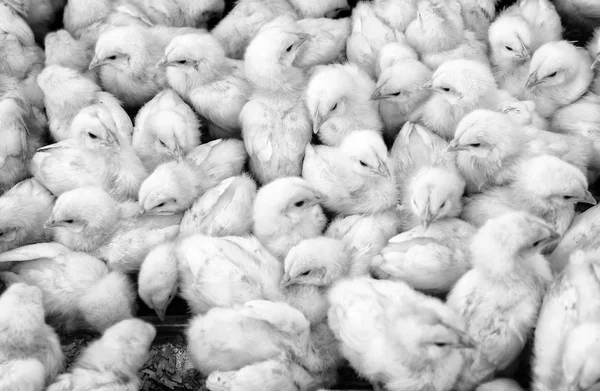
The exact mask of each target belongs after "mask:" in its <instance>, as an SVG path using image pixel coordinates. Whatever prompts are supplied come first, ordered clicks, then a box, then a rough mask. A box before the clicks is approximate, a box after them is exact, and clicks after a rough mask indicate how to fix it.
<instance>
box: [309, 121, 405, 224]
mask: <svg viewBox="0 0 600 391" xmlns="http://www.w3.org/2000/svg"><path fill="white" fill-rule="evenodd" d="M391 170H392V166H391V160H390V158H389V156H388V151H387V148H386V146H385V143H384V142H383V139H382V138H381V135H379V134H378V133H377V132H375V131H372V130H361V131H354V132H352V133H350V134H349V135H348V136H346V138H345V139H344V140H343V142H342V144H341V145H340V146H339V147H329V146H317V147H313V146H312V145H308V146H307V147H306V157H305V158H304V166H303V168H302V177H303V178H304V179H306V180H307V181H308V182H309V183H310V184H311V185H312V186H313V187H314V188H315V189H316V190H317V191H319V192H321V193H323V194H326V197H325V199H324V200H323V206H324V207H325V208H327V209H328V210H331V211H333V212H336V213H339V214H342V215H351V214H357V213H364V214H370V213H377V212H382V211H384V210H386V209H388V208H390V207H392V206H394V205H396V203H397V201H398V191H397V189H396V183H395V180H394V177H393V175H392V171H391Z"/></svg>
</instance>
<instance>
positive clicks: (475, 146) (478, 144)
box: [471, 143, 481, 148]
mask: <svg viewBox="0 0 600 391" xmlns="http://www.w3.org/2000/svg"><path fill="white" fill-rule="evenodd" d="M471 146H472V147H473V148H479V147H480V146H481V143H473V144H471Z"/></svg>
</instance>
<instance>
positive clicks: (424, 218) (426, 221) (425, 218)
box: [421, 207, 433, 231]
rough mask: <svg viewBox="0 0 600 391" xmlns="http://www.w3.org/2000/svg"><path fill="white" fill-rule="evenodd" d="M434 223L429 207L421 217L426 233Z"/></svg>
mask: <svg viewBox="0 0 600 391" xmlns="http://www.w3.org/2000/svg"><path fill="white" fill-rule="evenodd" d="M432 221H433V216H432V215H431V214H430V213H429V207H427V209H425V212H424V213H423V214H422V215H421V225H422V226H423V230H424V231H427V228H429V226H430V225H431V222H432Z"/></svg>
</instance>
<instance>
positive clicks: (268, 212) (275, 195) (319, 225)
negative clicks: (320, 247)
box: [252, 177, 327, 261]
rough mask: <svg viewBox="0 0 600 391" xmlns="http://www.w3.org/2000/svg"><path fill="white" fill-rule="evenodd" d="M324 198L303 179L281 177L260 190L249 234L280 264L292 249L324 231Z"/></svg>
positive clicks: (325, 220) (325, 221) (255, 202)
mask: <svg viewBox="0 0 600 391" xmlns="http://www.w3.org/2000/svg"><path fill="white" fill-rule="evenodd" d="M323 197H324V196H323V194H321V193H320V192H318V191H316V190H315V189H314V188H313V187H312V186H311V185H310V183H308V182H307V181H306V180H304V179H302V178H295V177H289V178H280V179H277V180H275V181H273V182H271V183H269V184H268V185H265V186H263V187H261V188H260V189H259V190H258V193H257V194H256V199H255V200H254V211H253V216H254V219H253V220H254V223H253V226H252V233H253V234H254V235H256V237H257V238H258V239H259V240H260V241H261V242H262V244H263V245H264V246H265V247H266V248H267V250H269V252H270V253H271V254H273V255H274V256H275V257H276V258H278V259H279V260H281V261H283V260H284V259H285V256H286V255H287V253H288V251H289V250H290V249H291V248H292V247H294V246H295V245H297V244H298V243H300V242H301V241H302V240H304V239H309V238H314V237H317V236H320V235H321V233H322V232H323V229H324V228H325V225H326V223H327V219H326V218H325V214H324V213H323V210H322V209H321V205H320V204H319V202H321V201H322V200H323Z"/></svg>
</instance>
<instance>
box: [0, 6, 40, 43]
mask: <svg viewBox="0 0 600 391" xmlns="http://www.w3.org/2000/svg"><path fill="white" fill-rule="evenodd" d="M0 20H2V28H1V30H2V33H3V34H9V35H14V36H15V37H16V38H17V39H18V40H19V41H20V42H22V43H23V44H24V45H27V46H35V37H34V35H33V31H31V27H29V25H28V24H27V22H26V21H25V20H24V19H23V18H21V17H20V16H19V12H17V11H16V10H15V9H14V7H11V6H10V5H9V4H6V3H4V2H3V3H2V4H0Z"/></svg>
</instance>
